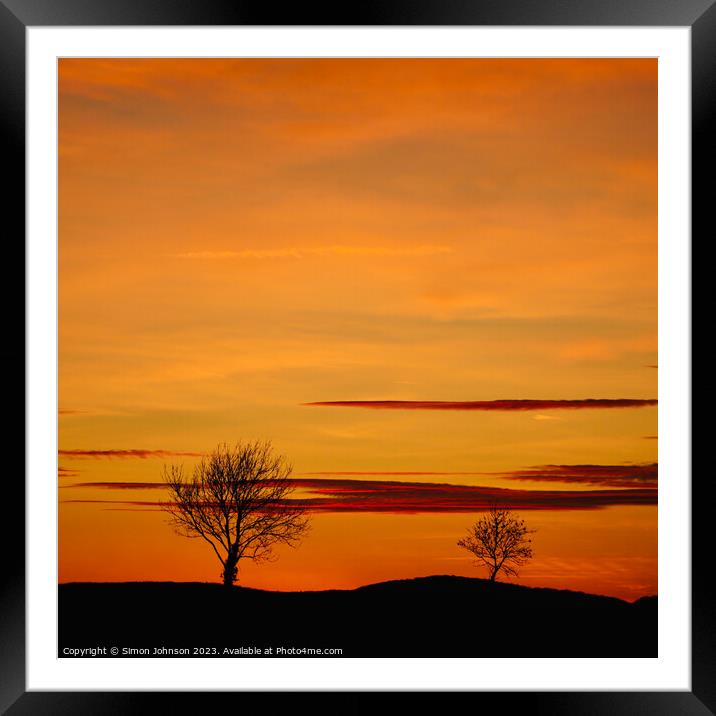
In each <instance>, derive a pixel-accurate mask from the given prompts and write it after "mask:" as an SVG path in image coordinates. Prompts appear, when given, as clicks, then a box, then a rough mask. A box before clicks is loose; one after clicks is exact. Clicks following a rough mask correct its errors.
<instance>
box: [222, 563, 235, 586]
mask: <svg viewBox="0 0 716 716" xmlns="http://www.w3.org/2000/svg"><path fill="white" fill-rule="evenodd" d="M238 561H239V560H237V559H234V558H232V557H229V558H227V560H226V562H224V571H223V572H222V574H221V576H222V578H223V580H224V586H225V587H232V586H233V585H234V582H235V581H236V575H237V572H238V570H237V568H236V565H237V564H238Z"/></svg>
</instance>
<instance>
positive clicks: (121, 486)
mask: <svg viewBox="0 0 716 716" xmlns="http://www.w3.org/2000/svg"><path fill="white" fill-rule="evenodd" d="M70 487H90V488H97V489H104V490H158V489H162V488H164V487H165V485H164V483H163V482H75V483H74V484H72V485H62V486H61V488H60V489H67V488H70Z"/></svg>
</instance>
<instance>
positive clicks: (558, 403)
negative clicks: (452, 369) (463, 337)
mask: <svg viewBox="0 0 716 716" xmlns="http://www.w3.org/2000/svg"><path fill="white" fill-rule="evenodd" d="M657 403H658V401H657V400H656V399H655V398H653V399H647V400H644V399H636V398H615V399H612V398H585V399H582V400H327V401H319V402H314V403H302V405H305V406H310V407H328V408H371V409H373V410H485V411H490V410H494V411H501V410H505V411H509V410H514V411H526V410H564V409H571V410H578V409H581V410H585V409H594V408H600V409H601V408H642V407H646V406H651V405H656V404H657Z"/></svg>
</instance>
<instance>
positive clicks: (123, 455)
mask: <svg viewBox="0 0 716 716" xmlns="http://www.w3.org/2000/svg"><path fill="white" fill-rule="evenodd" d="M58 452H59V454H60V455H63V456H64V457H71V458H95V459H102V458H107V459H113V458H119V459H122V460H124V459H131V458H139V459H140V460H146V459H148V458H153V457H201V456H202V455H203V453H200V452H181V451H176V450H142V449H138V450H137V449H132V450H59V451H58Z"/></svg>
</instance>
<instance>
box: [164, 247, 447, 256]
mask: <svg viewBox="0 0 716 716" xmlns="http://www.w3.org/2000/svg"><path fill="white" fill-rule="evenodd" d="M452 251H453V249H452V248H451V247H450V246H434V245H425V246H341V245H332V246H307V247H293V248H292V247H286V248H277V249H241V250H238V251H187V252H185V253H180V254H175V256H176V258H180V259H302V258H307V257H314V256H406V257H409V256H438V255H440V254H450V253H452Z"/></svg>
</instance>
